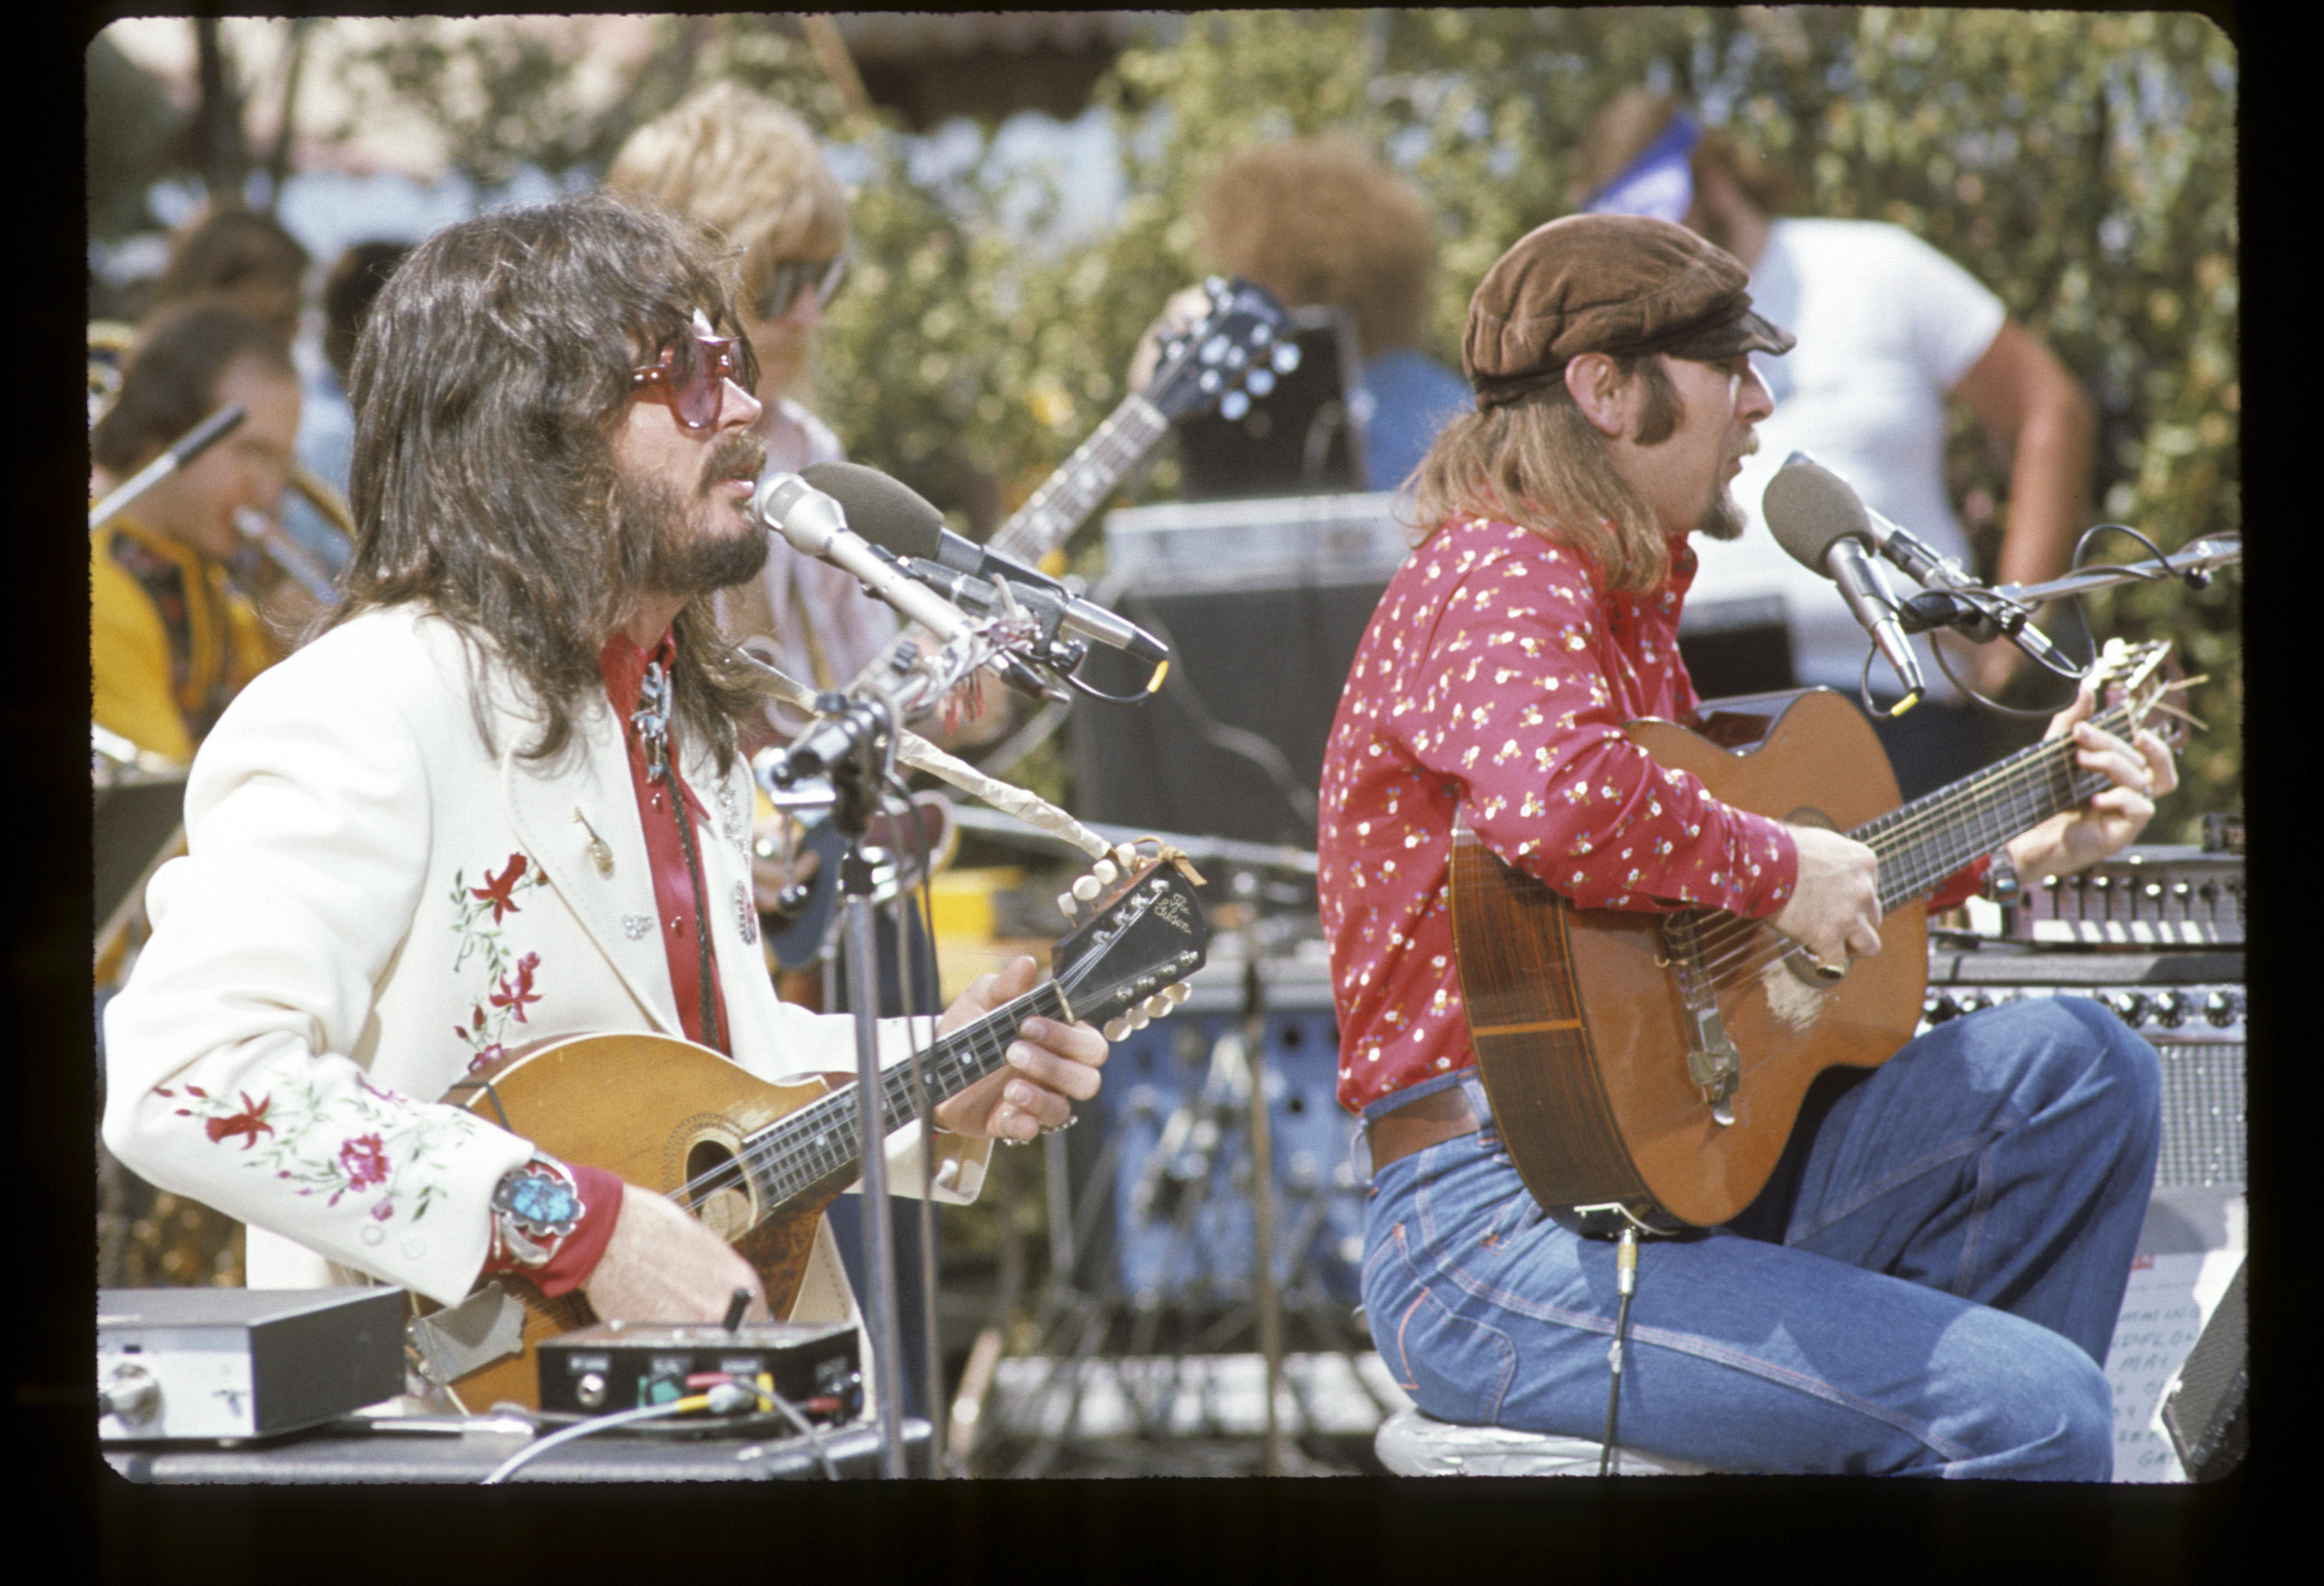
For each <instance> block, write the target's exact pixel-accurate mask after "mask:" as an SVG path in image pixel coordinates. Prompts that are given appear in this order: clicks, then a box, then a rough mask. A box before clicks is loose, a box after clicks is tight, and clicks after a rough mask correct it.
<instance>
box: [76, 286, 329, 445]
mask: <svg viewBox="0 0 2324 1586" xmlns="http://www.w3.org/2000/svg"><path fill="white" fill-rule="evenodd" d="M244 358H254V359H256V360H257V361H258V362H259V363H261V364H264V365H265V366H266V367H267V368H268V369H270V370H272V371H273V372H274V373H278V374H280V375H281V376H282V377H283V378H285V379H287V380H296V379H298V378H299V373H298V371H297V370H296V369H295V368H293V367H292V366H291V355H290V353H289V351H288V350H287V349H286V348H285V347H284V346H283V345H282V338H281V337H280V336H278V335H276V334H275V331H274V327H272V326H270V325H265V324H262V323H261V322H260V321H258V320H255V319H253V318H251V317H250V316H249V315H247V314H244V313H243V312H242V311H241V310H240V309H232V308H228V307H226V305H225V304H223V303H215V302H208V303H196V304H194V305H192V306H191V307H188V308H180V309H175V310H171V311H167V312H164V313H162V314H161V315H159V316H157V317H155V318H153V319H152V320H149V321H148V322H147V323H146V325H145V327H144V328H143V330H141V331H140V332H139V333H138V337H137V341H136V345H135V346H134V347H133V348H132V349H131V351H130V355H129V362H128V364H127V366H126V367H124V369H123V370H122V373H121V394H120V395H119V396H117V397H115V399H114V401H113V405H112V406H111V407H109V408H107V409H106V410H105V415H104V417H102V418H100V419H99V420H97V427H96V428H95V429H91V430H90V431H89V433H88V449H89V455H90V456H91V457H92V458H94V459H95V461H96V463H97V466H98V467H100V468H103V469H104V470H105V471H106V473H108V474H111V475H115V477H117V478H126V477H127V476H128V475H132V474H134V473H135V472H136V471H137V470H138V469H140V468H142V467H143V466H145V465H146V464H148V463H150V462H152V460H153V459H154V458H155V457H158V456H161V453H162V451H163V449H164V448H166V447H169V446H171V444H172V443H174V442H175V441H176V440H177V439H178V438H180V436H182V435H184V434H185V433H186V431H188V430H189V429H192V428H194V426H195V425H197V424H199V423H200V422H201V421H202V420H205V419H207V418H208V417H209V416H210V412H211V410H213V409H215V408H216V407H217V389H218V382H219V381H221V380H224V379H225V378H226V371H227V370H228V369H230V368H232V367H233V366H234V365H235V364H236V363H237V362H239V361H240V360H242V359H244Z"/></svg>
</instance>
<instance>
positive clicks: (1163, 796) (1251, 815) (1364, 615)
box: [1073, 494, 1407, 848]
mask: <svg viewBox="0 0 2324 1586" xmlns="http://www.w3.org/2000/svg"><path fill="white" fill-rule="evenodd" d="M1106 544H1107V549H1108V553H1109V562H1110V567H1109V573H1108V578H1109V581H1110V582H1119V583H1120V585H1121V586H1123V587H1124V589H1125V593H1124V594H1123V595H1121V597H1120V599H1119V600H1117V601H1116V602H1115V609H1116V610H1118V611H1120V613H1122V614H1123V615H1125V616H1127V617H1129V618H1130V620H1131V621H1132V622H1137V623H1138V624H1139V626H1141V627H1144V628H1146V629H1148V631H1149V632H1154V633H1156V634H1157V635H1158V636H1160V637H1161V638H1163V639H1165V640H1166V641H1167V642H1168V643H1169V646H1170V656H1171V659H1170V674H1169V678H1168V681H1167V683H1166V684H1165V685H1164V687H1163V688H1162V690H1161V692H1159V693H1158V694H1156V695H1154V696H1151V697H1149V698H1148V699H1147V700H1146V701H1145V702H1144V703H1143V704H1141V705H1108V704H1104V703H1102V702H1098V701H1094V700H1089V699H1084V700H1081V701H1079V702H1078V703H1077V704H1076V705H1074V715H1073V756H1074V779H1075V788H1076V798H1077V800H1078V802H1077V805H1076V813H1077V814H1079V815H1080V816H1082V817H1083V818H1084V819H1085V820H1094V821H1100V822H1107V823H1111V824H1115V825H1126V826H1137V827H1139V828H1141V829H1145V830H1151V831H1163V832H1183V833H1189V834H1196V835H1206V836H1215V837H1226V838H1232V839H1236V840H1239V841H1242V842H1249V843H1280V844H1292V845H1294V846H1296V847H1300V848H1313V847H1314V845H1315V795H1316V787H1317V784H1318V782H1319V780H1320V779H1321V776H1322V772H1323V743H1324V740H1325V738H1326V737H1327V736H1328V735H1329V733H1330V732H1331V727H1332V718H1333V714H1334V713H1335V712H1336V711H1337V710H1338V709H1339V705H1340V694H1341V691H1342V688H1344V687H1346V684H1347V678H1348V667H1349V665H1350V663H1351V662H1352V661H1353V660H1354V659H1355V654H1356V646H1357V644H1358V643H1359V642H1360V641H1361V640H1362V638H1363V635H1364V630H1365V628H1366V627H1367V626H1369V623H1370V622H1371V616H1372V609H1373V607H1375V606H1376V605H1378V604H1379V596H1380V592H1381V590H1383V589H1384V588H1386V587H1387V586H1388V578H1389V576H1390V575H1392V574H1393V573H1394V572H1395V570H1396V567H1397V564H1398V563H1399V562H1401V561H1402V560H1403V558H1404V555H1405V552H1406V549H1407V547H1406V541H1405V538H1404V530H1403V529H1402V528H1401V527H1400V526H1399V525H1398V524H1397V521H1395V519H1394V517H1393V516H1392V515H1391V503H1390V498H1389V497H1388V496H1387V495H1384V494H1362V495H1341V496H1312V497H1295V498H1286V499H1280V500H1260V501H1244V502H1210V503H1185V504H1172V505H1169V506H1164V507H1145V508H1135V509H1131V510H1129V511H1125V512H1116V513H1114V514H1113V515H1112V517H1111V518H1110V519H1109V520H1108V521H1107V525H1106ZM1143 671H1144V669H1143V668H1142V667H1139V666H1137V665H1136V664H1135V663H1131V664H1129V665H1124V664H1122V663H1121V661H1120V658H1119V657H1117V656H1116V655H1115V654H1114V652H1112V651H1096V652H1093V654H1092V655H1091V657H1090V659H1089V661H1088V663H1087V664H1086V666H1085V668H1084V672H1083V676H1084V678H1088V679H1090V680H1091V681H1093V683H1094V684H1095V685H1096V686H1097V687H1101V688H1103V689H1104V690H1105V691H1106V692H1108V693H1124V692H1134V691H1135V690H1136V689H1137V688H1138V687H1139V686H1140V685H1142V684H1143V682H1144V680H1145V679H1144V677H1143V675H1142V674H1143Z"/></svg>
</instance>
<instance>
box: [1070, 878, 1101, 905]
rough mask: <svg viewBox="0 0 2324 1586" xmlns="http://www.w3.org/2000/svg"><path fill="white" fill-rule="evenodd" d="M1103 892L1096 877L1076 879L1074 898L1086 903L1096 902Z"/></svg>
mask: <svg viewBox="0 0 2324 1586" xmlns="http://www.w3.org/2000/svg"><path fill="white" fill-rule="evenodd" d="M1102 890H1104V889H1103V888H1102V886H1101V885H1100V884H1099V881H1098V879H1097V878H1096V877H1095V876H1076V877H1075V878H1074V897H1076V898H1078V899H1081V900H1082V901H1083V902H1084V903H1088V902H1091V901H1093V900H1094V899H1096V897H1097V895H1098V893H1099V892H1101V891H1102Z"/></svg>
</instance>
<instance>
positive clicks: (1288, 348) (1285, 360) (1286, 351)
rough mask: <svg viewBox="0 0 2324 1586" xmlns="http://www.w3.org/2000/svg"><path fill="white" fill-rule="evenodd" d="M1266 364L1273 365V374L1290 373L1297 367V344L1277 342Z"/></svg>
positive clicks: (1293, 342) (1294, 342)
mask: <svg viewBox="0 0 2324 1586" xmlns="http://www.w3.org/2000/svg"><path fill="white" fill-rule="evenodd" d="M1268 362H1269V363H1271V364H1274V365H1275V372H1276V373H1277V374H1288V373H1291V372H1292V371H1293V370H1294V369H1296V368H1298V367H1299V344H1298V343H1297V342H1296V341H1279V342H1277V343H1276V344H1275V351H1274V353H1273V354H1271V355H1269V356H1268Z"/></svg>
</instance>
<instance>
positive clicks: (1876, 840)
mask: <svg viewBox="0 0 2324 1586" xmlns="http://www.w3.org/2000/svg"><path fill="white" fill-rule="evenodd" d="M2092 719H2093V721H2094V722H2095V723H2096V724H2098V726H2099V727H2100V728H2101V729H2102V730H2105V731H2109V732H2112V731H2115V730H2116V728H2117V727H2121V726H2127V725H2128V724H2129V723H2130V720H2131V711H2130V709H2129V707H2127V706H2115V707H2113V708H2110V709H2108V710H2107V711H2105V712H2102V713H2100V714H2099V715H2097V716H2095V717H2093V718H2092ZM2074 748H2075V743H2074V741H2073V740H2072V739H2071V738H2070V737H2068V738H2058V739H2049V740H2044V741H2043V742H2040V743H2035V744H2032V745H2029V746H2028V747H2027V748H2025V749H2024V750H2021V751H2019V752H2017V753H2016V754H2015V755H2012V756H2010V757H2009V758H2007V759H2006V760H2003V761H1998V762H1997V763H1996V764H1995V765H1993V766H1991V767H1988V768H1987V770H1984V771H1982V772H1979V773H1978V774H1977V775H1976V776H1974V777H1971V778H1969V779H1966V780H1964V781H1963V782H1961V783H1960V784H1957V785H1956V786H1955V787H1953V788H1947V789H1944V790H1941V791H1940V792H1937V793H1933V794H1930V795H1928V796H1927V797H1925V798H1920V799H1916V800H1914V802H1913V803H1911V804H1907V805H1904V806H1903V807H1900V808H1898V809H1895V810H1892V811H1890V812H1888V813H1887V814H1886V815H1884V816H1877V817H1875V818H1874V819H1873V820H1870V821H1867V822H1866V823H1865V824H1864V825H1861V826H1858V828H1856V831H1855V833H1854V835H1855V836H1856V837H1857V838H1858V840H1859V841H1863V842H1865V843H1867V844H1868V845H1869V846H1871V847H1872V848H1874V850H1875V851H1876V852H1877V853H1880V854H1881V866H1880V868H1881V879H1882V883H1883V884H1882V892H1883V894H1884V895H1883V897H1882V899H1881V907H1882V910H1883V912H1884V913H1885V912H1886V911H1887V910H1889V909H1892V908H1895V907H1898V906H1900V905H1902V904H1904V903H1906V902H1909V901H1910V900H1911V899H1914V898H1915V897H1917V896H1919V895H1921V894H1922V893H1923V892H1925V891H1927V890H1929V889H1930V888H1931V887H1932V886H1933V885H1934V884H1935V883H1936V882H1938V881H1941V880H1942V879H1943V878H1944V877H1946V876H1948V875H1950V874H1952V873H1953V872H1954V871H1957V870H1959V869H1960V865H1961V864H1962V863H1963V862H1966V861H1967V859H1969V857H1973V856H1974V855H1975V854H1977V853H1984V852H1987V851H1989V850H1990V849H1991V848H1993V847H1996V846H1997V845H1998V844H2000V843H2001V842H2002V841H2006V838H2007V837H2008V836H2010V835H2014V834H2015V833H2016V832H2017V831H2020V830H2023V829H2024V827H2025V826H2026V825H2030V824H2032V823H2031V822H2030V821H2028V820H2027V819H2026V818H2025V817H2026V816H2033V815H2037V812H2042V811H2043V805H2045V804H2046V805H2048V806H2049V807H2050V809H2052V810H2055V809H2064V808H2070V807H2072V806H2073V805H2074V804H2077V803H2080V801H2081V799H2082V798H2086V797H2088V795H2089V792H2091V791H2095V790H2097V789H2098V788H2103V787H2105V786H2106V785H2107V778H2106V777H2105V776H2103V775H2102V774H2100V773H2098V772H2095V771H2087V770H2083V771H2078V770H2076V769H2075V768H2073V767H2072V766H2071V765H2070V755H2071V752H2072V750H2073V749H2074ZM2061 784H2062V785H2061ZM1965 812H1967V813H1970V814H1973V816H1974V817H1975V818H1973V819H1968V820H1965V819H1964V814H1965ZM1940 837H1950V838H1951V839H1953V841H1952V843H1951V844H1949V845H1948V846H1949V848H1950V852H1947V851H1943V850H1940V851H1939V852H1937V853H1923V850H1924V849H1926V848H1928V847H1929V846H1930V845H1931V841H1932V839H1933V838H1940ZM1701 922H1702V923H1701V925H1700V926H1699V927H1698V928H1697V932H1696V936H1695V942H1696V946H1697V951H1698V953H1699V954H1700V964H1701V969H1702V970H1703V972H1705V973H1707V974H1708V975H1709V977H1710V978H1711V981H1712V982H1713V983H1714V984H1715V985H1719V986H1725V985H1729V984H1731V983H1733V982H1734V981H1736V980H1737V979H1738V978H1739V977H1741V976H1743V975H1748V974H1753V973H1757V972H1758V971H1759V970H1760V969H1762V968H1763V967H1764V966H1765V965H1766V964H1768V963H1771V962H1773V961H1774V960H1775V959H1776V958H1778V957H1781V956H1783V955H1784V954H1788V953H1792V952H1794V951H1798V950H1801V949H1800V945H1799V944H1797V943H1794V942H1793V941H1792V940H1791V939H1790V938H1788V937H1785V936H1783V935H1782V934H1781V933H1780V932H1775V931H1774V930H1773V928H1772V927H1768V926H1767V925H1766V921H1765V920H1759V919H1748V918H1745V917H1741V916H1738V915H1733V914H1729V913H1726V912H1724V911H1704V912H1703V913H1702V914H1701ZM1771 937H1772V940H1770V939H1769V938H1771Z"/></svg>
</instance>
